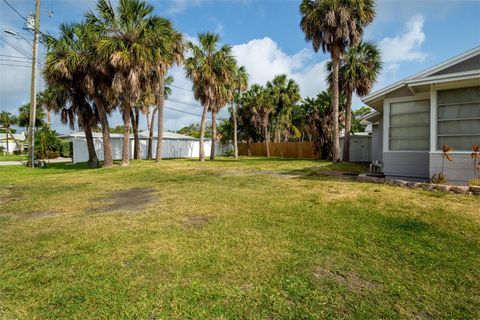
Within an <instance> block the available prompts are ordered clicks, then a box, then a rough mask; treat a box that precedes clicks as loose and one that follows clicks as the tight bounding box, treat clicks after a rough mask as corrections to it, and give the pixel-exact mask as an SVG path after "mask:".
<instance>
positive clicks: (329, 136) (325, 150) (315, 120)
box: [301, 90, 346, 159]
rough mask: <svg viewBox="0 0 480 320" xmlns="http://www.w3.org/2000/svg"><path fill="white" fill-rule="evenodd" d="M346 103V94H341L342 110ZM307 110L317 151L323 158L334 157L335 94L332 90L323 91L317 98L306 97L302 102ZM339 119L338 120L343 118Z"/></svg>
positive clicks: (308, 127) (307, 117) (311, 135)
mask: <svg viewBox="0 0 480 320" xmlns="http://www.w3.org/2000/svg"><path fill="white" fill-rule="evenodd" d="M345 104H346V99H345V96H344V95H341V96H340V110H343V109H344V107H345ZM301 106H302V108H303V109H304V110H305V111H304V112H305V123H306V129H307V132H308V135H309V136H310V138H311V140H312V142H313V144H314V147H315V151H316V153H317V154H319V155H320V158H321V159H332V158H333V127H332V122H333V121H334V119H333V94H332V91H331V90H328V91H322V92H321V93H320V94H318V95H317V97H315V98H306V99H304V100H303V101H302V103H301ZM341 115H342V113H340V119H337V121H340V120H341Z"/></svg>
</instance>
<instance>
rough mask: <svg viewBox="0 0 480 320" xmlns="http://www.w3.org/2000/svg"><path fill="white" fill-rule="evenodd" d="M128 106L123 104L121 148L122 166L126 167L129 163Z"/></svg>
mask: <svg viewBox="0 0 480 320" xmlns="http://www.w3.org/2000/svg"><path fill="white" fill-rule="evenodd" d="M130 109H131V107H130V104H129V103H128V102H124V103H123V146H122V166H123V167H126V166H128V164H129V162H130Z"/></svg>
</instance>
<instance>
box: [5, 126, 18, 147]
mask: <svg viewBox="0 0 480 320" xmlns="http://www.w3.org/2000/svg"><path fill="white" fill-rule="evenodd" d="M8 135H10V137H12V140H13V142H15V144H16V145H17V148H18V150H19V151H20V152H22V146H21V145H20V142H18V140H17V139H15V136H14V135H13V134H12V133H11V132H10V128H8V129H7V133H6V137H7V148H8ZM7 152H8V150H7Z"/></svg>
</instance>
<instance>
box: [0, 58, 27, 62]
mask: <svg viewBox="0 0 480 320" xmlns="http://www.w3.org/2000/svg"><path fill="white" fill-rule="evenodd" d="M0 61H2V62H20V63H28V61H25V60H15V59H6V58H1V57H0Z"/></svg>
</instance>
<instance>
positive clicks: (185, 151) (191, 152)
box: [62, 131, 231, 163]
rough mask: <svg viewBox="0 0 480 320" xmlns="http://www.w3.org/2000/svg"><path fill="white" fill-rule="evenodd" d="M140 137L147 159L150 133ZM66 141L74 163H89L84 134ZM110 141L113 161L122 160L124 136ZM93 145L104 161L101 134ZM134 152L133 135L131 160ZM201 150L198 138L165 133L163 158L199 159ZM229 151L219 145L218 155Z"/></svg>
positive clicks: (207, 150)
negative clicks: (70, 148) (69, 145)
mask: <svg viewBox="0 0 480 320" xmlns="http://www.w3.org/2000/svg"><path fill="white" fill-rule="evenodd" d="M139 136H140V155H141V158H142V159H146V158H147V150H148V131H141V132H140V133H139ZM156 136H157V134H156V132H155V134H154V138H153V148H152V150H153V152H152V156H153V158H155V156H156V155H155V153H156V149H157V137H156ZM62 138H64V139H68V140H70V141H71V142H72V147H73V148H72V153H73V154H72V160H73V163H81V162H87V161H88V149H87V141H86V139H85V133H84V132H76V133H72V134H68V135H64V136H62ZM110 139H111V141H112V156H113V160H121V159H122V147H123V134H119V133H111V134H110ZM93 143H94V145H95V152H96V153H97V157H98V159H99V160H100V161H102V160H103V139H102V134H101V133H94V134H93ZM211 143H212V142H211V140H205V156H206V157H208V156H209V155H210V148H211ZM133 150H134V139H133V135H130V159H132V158H133ZM199 150H200V141H199V139H197V138H193V137H190V136H186V135H182V134H178V133H173V132H164V133H163V146H162V158H165V159H173V158H197V157H198V156H199ZM229 150H231V147H230V146H223V145H220V144H217V148H216V154H217V155H225V154H226V153H227V152H228V151H229Z"/></svg>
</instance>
